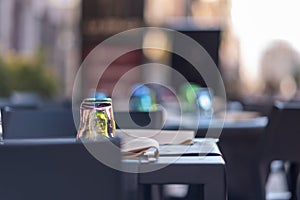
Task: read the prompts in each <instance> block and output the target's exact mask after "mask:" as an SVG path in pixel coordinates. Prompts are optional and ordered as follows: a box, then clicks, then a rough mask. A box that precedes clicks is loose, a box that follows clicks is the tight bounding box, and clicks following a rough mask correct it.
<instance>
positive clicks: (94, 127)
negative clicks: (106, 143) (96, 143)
mask: <svg viewBox="0 0 300 200" xmlns="http://www.w3.org/2000/svg"><path fill="white" fill-rule="evenodd" d="M115 134H116V125H115V119H114V116H113V108H112V100H111V98H103V99H96V98H87V99H84V100H83V102H82V103H81V105H80V125H79V129H78V133H77V139H87V140H98V139H101V138H103V137H106V138H112V137H115Z"/></svg>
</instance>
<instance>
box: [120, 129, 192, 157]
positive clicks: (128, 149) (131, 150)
mask: <svg viewBox="0 0 300 200" xmlns="http://www.w3.org/2000/svg"><path fill="white" fill-rule="evenodd" d="M117 135H118V136H120V137H121V139H122V142H121V143H122V144H121V147H122V153H123V155H124V157H125V158H136V157H143V158H145V159H146V160H148V161H154V160H156V158H157V157H158V156H159V152H160V146H159V145H164V144H172V145H178V144H192V143H193V140H194V131H183V130H180V131H171V130H153V129H122V130H121V129H119V130H117Z"/></svg>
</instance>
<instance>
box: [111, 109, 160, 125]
mask: <svg viewBox="0 0 300 200" xmlns="http://www.w3.org/2000/svg"><path fill="white" fill-rule="evenodd" d="M114 117H115V121H116V125H117V128H121V129H162V127H163V111H162V110H157V111H150V112H140V111H130V112H129V113H128V112H125V111H119V112H114Z"/></svg>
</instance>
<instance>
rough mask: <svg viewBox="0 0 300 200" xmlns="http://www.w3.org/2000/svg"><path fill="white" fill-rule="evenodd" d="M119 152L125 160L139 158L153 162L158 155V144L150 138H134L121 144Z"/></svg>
mask: <svg viewBox="0 0 300 200" xmlns="http://www.w3.org/2000/svg"><path fill="white" fill-rule="evenodd" d="M121 151H122V153H123V156H124V157H125V158H127V159H130V158H137V157H141V158H143V159H145V160H147V161H155V160H156V158H157V157H158V155H159V144H158V142H157V141H156V140H154V139H151V138H146V137H140V138H134V139H132V140H128V141H127V142H123V143H122V145H121Z"/></svg>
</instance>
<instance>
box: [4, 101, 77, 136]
mask: <svg viewBox="0 0 300 200" xmlns="http://www.w3.org/2000/svg"><path fill="white" fill-rule="evenodd" d="M1 116H2V128H3V138H4V139H12V138H55V137H75V136H76V134H77V130H76V127H75V124H74V120H73V114H72V110H71V109H67V108H57V109H17V108H12V107H4V108H2V109H1Z"/></svg>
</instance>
